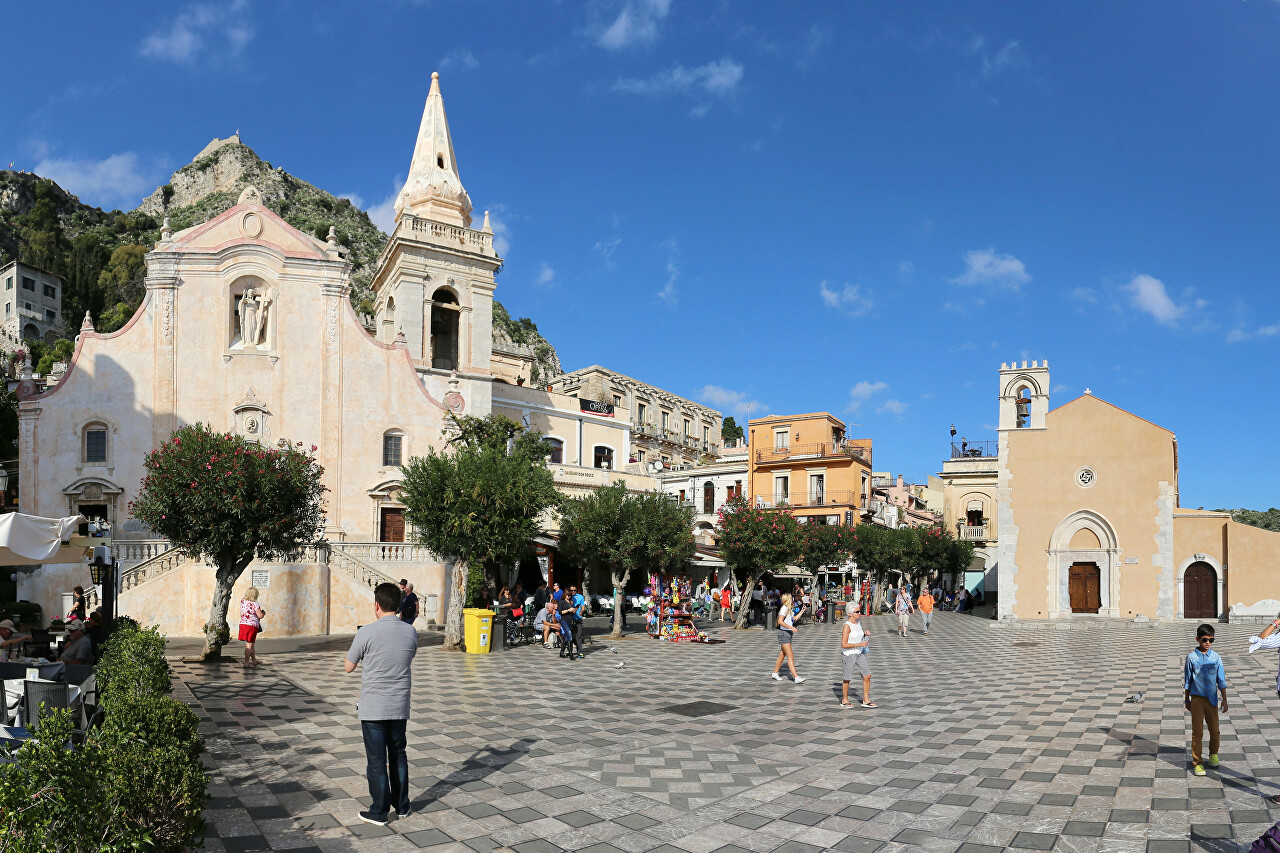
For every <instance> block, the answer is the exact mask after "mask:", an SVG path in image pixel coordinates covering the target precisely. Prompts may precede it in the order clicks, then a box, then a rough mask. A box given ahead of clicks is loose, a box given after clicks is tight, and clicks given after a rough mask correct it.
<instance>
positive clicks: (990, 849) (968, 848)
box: [841, 635, 1004, 853]
mask: <svg viewBox="0 0 1280 853" xmlns="http://www.w3.org/2000/svg"><path fill="white" fill-rule="evenodd" d="M841 636H843V635H841ZM956 853H1004V848H1003V847H996V846H995V845H993V844H974V843H973V842H972V841H966V842H965V843H964V844H961V845H960V846H959V847H958V848H956Z"/></svg>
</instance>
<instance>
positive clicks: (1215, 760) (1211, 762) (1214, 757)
mask: <svg viewBox="0 0 1280 853" xmlns="http://www.w3.org/2000/svg"><path fill="white" fill-rule="evenodd" d="M1209 766H1210V767H1217V766H1218V753H1216V752H1215V753H1213V754H1212V755H1210V756H1209Z"/></svg>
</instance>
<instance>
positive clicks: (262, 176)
mask: <svg viewBox="0 0 1280 853" xmlns="http://www.w3.org/2000/svg"><path fill="white" fill-rule="evenodd" d="M249 185H253V186H255V187H257V189H258V192H259V193H261V195H262V202H263V204H265V205H266V206H267V207H268V208H270V209H271V210H273V211H275V212H276V213H278V214H280V216H281V218H283V219H284V220H285V221H286V222H288V223H289V224H290V225H292V226H293V227H294V228H297V229H298V230H299V231H305V232H306V233H308V234H313V235H315V236H316V237H318V238H320V239H321V240H323V239H325V237H326V235H328V233H329V226H330V225H332V226H334V227H336V228H337V229H338V242H339V243H341V244H342V245H344V246H346V247H347V248H348V249H350V250H351V254H350V258H351V263H352V270H351V290H352V293H351V301H352V303H353V304H354V305H356V307H357V308H363V309H365V310H371V305H370V304H369V303H368V300H369V297H370V295H371V294H370V291H369V284H370V282H371V281H372V280H373V264H374V263H375V262H376V261H377V259H378V253H379V252H381V251H382V247H383V246H385V245H386V243H387V235H386V234H383V233H382V232H381V231H379V230H378V227H377V226H376V225H374V224H373V221H372V220H370V219H369V214H367V213H365V212H364V211H363V210H360V209H359V208H358V207H356V206H355V205H353V204H352V203H351V202H350V201H349V200H347V199H344V198H337V197H336V196H333V195H331V194H329V193H327V192H325V191H324V190H322V189H320V188H319V187H316V186H313V185H312V184H309V183H307V182H306V181H304V180H301V179H300V178H295V177H294V176H293V175H290V174H289V173H288V172H286V171H285V170H284V169H283V168H281V167H279V166H272V165H271V164H270V163H268V162H266V161H264V160H262V158H260V157H259V156H258V155H257V154H256V153H254V151H253V149H252V148H250V147H249V146H247V145H245V144H244V143H242V142H241V141H240V137H239V135H236V136H232V137H230V138H228V139H215V140H213V141H212V142H210V143H209V144H208V145H206V146H205V148H204V150H202V151H201V152H200V153H199V154H197V155H196V157H195V159H194V160H192V161H191V162H190V163H188V164H187V165H185V166H183V167H182V168H181V169H179V170H178V171H176V172H174V173H173V177H171V178H170V179H169V183H167V184H165V185H164V186H161V187H157V188H156V191H155V192H153V193H152V194H151V195H149V196H147V198H146V199H144V200H143V202H142V204H141V205H139V206H138V212H139V213H144V214H147V215H149V216H151V217H154V218H155V219H157V220H159V219H162V218H163V217H165V216H168V217H169V223H170V225H172V226H173V230H175V231H178V230H181V229H183V228H187V227H190V226H192V225H196V224H198V223H200V222H205V221H207V220H209V219H212V218H213V217H215V216H217V215H218V214H220V213H222V212H223V211H225V210H226V209H227V208H229V207H231V206H233V205H234V204H235V203H236V201H237V200H238V199H239V198H240V193H241V191H242V190H243V189H244V188H245V187H247V186H249Z"/></svg>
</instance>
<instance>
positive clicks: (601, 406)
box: [578, 400, 613, 418]
mask: <svg viewBox="0 0 1280 853" xmlns="http://www.w3.org/2000/svg"><path fill="white" fill-rule="evenodd" d="M578 402H579V403H580V406H579V410H580V411H583V412H586V413H587V414H589V415H599V416H600V417H602V418H611V417H613V404H612V403H601V402H598V401H596V400H579V401H578Z"/></svg>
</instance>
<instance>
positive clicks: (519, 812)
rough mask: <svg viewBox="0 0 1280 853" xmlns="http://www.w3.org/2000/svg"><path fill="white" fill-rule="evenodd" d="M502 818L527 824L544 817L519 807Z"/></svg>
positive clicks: (540, 813) (531, 810) (525, 807)
mask: <svg viewBox="0 0 1280 853" xmlns="http://www.w3.org/2000/svg"><path fill="white" fill-rule="evenodd" d="M502 816H503V817H505V818H506V819H507V820H509V821H511V822H512V823H528V822H529V821H533V820H541V819H542V818H544V817H546V815H544V814H543V813H542V812H540V811H538V810H537V809H531V808H529V807H528V806H520V807H519V808H514V809H511V810H510V811H505V812H502ZM646 819H647V818H646Z"/></svg>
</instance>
